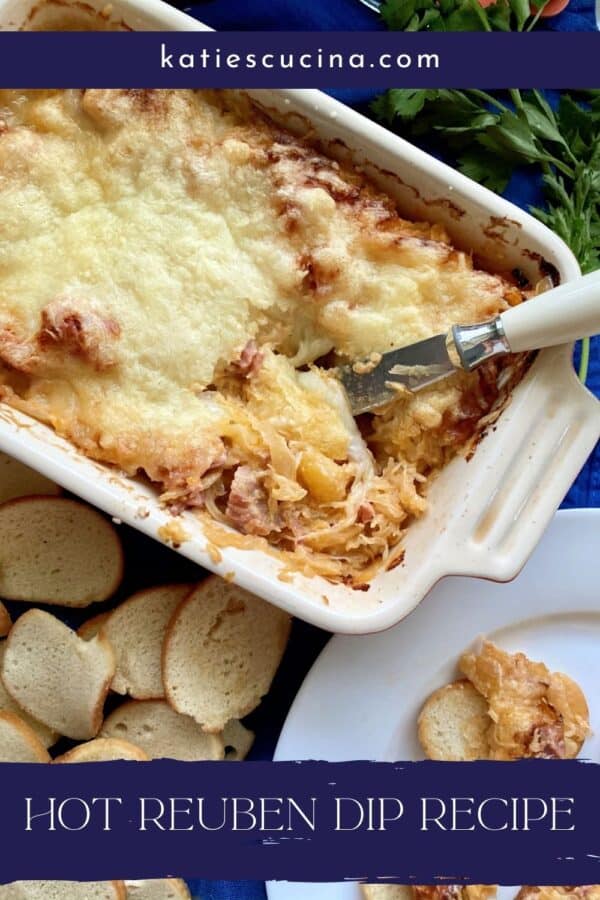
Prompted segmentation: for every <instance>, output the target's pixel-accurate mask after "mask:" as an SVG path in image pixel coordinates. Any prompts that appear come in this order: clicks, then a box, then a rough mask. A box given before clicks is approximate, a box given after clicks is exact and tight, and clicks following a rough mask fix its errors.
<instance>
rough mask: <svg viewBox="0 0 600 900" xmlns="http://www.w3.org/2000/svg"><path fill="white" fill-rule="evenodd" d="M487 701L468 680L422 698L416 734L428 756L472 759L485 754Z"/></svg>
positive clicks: (482, 756) (445, 758)
mask: <svg viewBox="0 0 600 900" xmlns="http://www.w3.org/2000/svg"><path fill="white" fill-rule="evenodd" d="M490 725H491V719H490V717H489V715H488V704H487V701H486V699H485V697H483V696H482V695H481V694H480V693H479V691H478V690H476V689H475V688H474V687H473V685H472V684H471V682H470V681H467V680H466V679H462V680H460V681H454V682H453V683H452V684H447V685H445V686H444V687H442V688H439V690H437V691H434V692H433V694H431V696H430V697H429V698H428V699H427V700H426V701H425V704H424V705H423V708H422V709H421V712H420V714H419V719H418V725H417V729H418V735H419V741H420V743H421V746H422V748H423V751H424V753H425V755H426V756H428V757H429V759H441V760H459V761H460V760H474V759H487V758H488V757H489V744H488V738H487V733H488V729H489V727H490Z"/></svg>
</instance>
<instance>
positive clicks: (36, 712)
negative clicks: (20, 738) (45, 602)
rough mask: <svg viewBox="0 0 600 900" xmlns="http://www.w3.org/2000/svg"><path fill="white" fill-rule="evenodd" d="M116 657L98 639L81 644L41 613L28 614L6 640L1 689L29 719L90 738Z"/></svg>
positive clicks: (78, 737) (97, 724) (64, 627)
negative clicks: (32, 718)
mask: <svg viewBox="0 0 600 900" xmlns="http://www.w3.org/2000/svg"><path fill="white" fill-rule="evenodd" d="M114 673H115V657H114V653H113V651H112V648H111V646H110V644H109V643H108V641H107V640H106V638H105V637H103V635H102V634H99V635H97V636H96V637H95V638H93V639H92V640H91V641H84V640H82V638H80V637H78V636H77V635H76V634H75V632H74V631H71V629H70V628H69V627H68V626H67V625H65V624H64V623H63V622H61V621H60V620H59V619H56V618H55V617H54V616H52V615H50V613H47V612H44V611H43V610H41V609H30V610H28V611H27V612H26V613H24V614H23V615H22V616H21V617H20V618H19V619H17V621H16V622H15V624H14V625H13V627H12V630H11V632H10V634H9V636H8V638H7V639H6V649H5V652H4V662H3V667H2V672H1V673H0V675H1V677H2V679H3V681H4V686H5V688H6V690H7V691H8V693H9V694H10V695H11V697H12V698H13V700H15V701H16V702H17V703H18V704H19V705H20V706H22V707H23V709H25V710H26V711H27V712H28V713H29V715H30V716H33V717H34V718H35V719H39V721H40V722H43V723H44V725H47V726H48V728H52V729H53V730H55V731H58V732H59V733H60V734H64V735H65V736H66V737H70V738H73V739H74V740H87V739H89V738H92V737H95V736H96V734H97V733H98V730H99V728H100V725H101V724H102V711H103V708H104V701H105V699H106V695H107V693H108V690H109V687H110V683H111V681H112V677H113V675H114Z"/></svg>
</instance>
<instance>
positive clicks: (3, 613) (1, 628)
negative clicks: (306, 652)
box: [0, 600, 12, 637]
mask: <svg viewBox="0 0 600 900" xmlns="http://www.w3.org/2000/svg"><path fill="white" fill-rule="evenodd" d="M11 626H12V620H11V618H10V616H9V614H8V610H7V608H6V607H5V605H4V603H2V601H1V600H0V637H6V635H7V634H8V632H9V631H10V629H11Z"/></svg>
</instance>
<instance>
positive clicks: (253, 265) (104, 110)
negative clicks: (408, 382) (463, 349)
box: [0, 90, 521, 585]
mask: <svg viewBox="0 0 600 900" xmlns="http://www.w3.org/2000/svg"><path fill="white" fill-rule="evenodd" d="M520 299H521V295H520V294H519V292H518V291H516V289H515V288H513V287H511V286H510V285H509V284H508V283H507V282H506V281H504V280H503V279H502V278H500V277H497V276H494V275H491V274H488V273H486V272H482V271H477V270H475V269H474V268H473V265H472V262H471V259H470V257H469V256H468V255H466V254H464V253H461V252H459V251H457V250H456V249H454V248H453V247H452V245H451V244H450V242H449V240H448V238H447V236H446V234H445V233H444V231H443V229H441V228H440V227H439V226H431V225H428V224H423V223H413V222H407V221H405V220H403V219H401V218H400V217H399V215H398V213H397V211H396V209H395V207H394V205H393V203H392V201H391V200H390V199H389V198H388V197H386V196H384V195H382V194H379V193H377V192H376V191H375V190H374V189H373V188H372V187H371V186H370V185H369V184H368V183H367V182H366V180H365V179H364V177H363V176H362V175H360V174H359V173H357V172H355V171H352V170H350V169H345V168H343V167H340V165H338V164H337V163H335V162H333V161H332V160H330V159H328V158H327V157H325V156H323V155H321V154H319V153H318V152H317V151H316V150H315V149H314V148H313V147H312V146H311V145H310V144H309V143H305V142H303V141H301V140H299V139H297V138H295V137H293V136H292V135H291V134H290V133H288V132H286V131H285V130H283V129H281V128H280V127H278V126H276V125H275V124H274V123H273V122H271V121H270V120H268V118H267V117H265V115H264V114H262V113H261V112H259V111H258V110H257V109H256V108H254V107H253V106H252V105H251V104H250V103H249V102H248V101H246V100H245V99H244V98H243V97H242V96H239V95H237V94H233V93H228V92H219V93H198V92H179V91H154V92H152V91H103V90H89V91H83V92H81V91H47V92H31V93H28V94H23V93H22V92H12V91H0V362H1V363H2V370H1V371H0V381H1V383H2V393H3V398H4V399H5V400H6V401H7V402H9V403H12V404H14V405H16V406H18V407H20V408H22V409H24V410H26V411H27V412H29V413H30V414H32V415H34V416H37V417H38V418H40V419H42V420H43V421H46V422H49V423H51V424H52V425H53V426H54V427H55V428H56V429H57V431H59V432H60V433H61V434H63V435H66V436H68V437H69V438H70V439H71V440H72V441H74V442H75V443H76V444H77V445H78V446H79V447H81V448H82V449H83V450H84V451H85V452H86V453H88V454H89V455H91V456H93V457H94V458H97V459H101V460H105V461H107V462H110V463H114V464H117V465H119V466H120V467H121V468H123V469H124V470H125V471H127V472H129V473H136V472H139V471H141V472H143V473H145V474H146V475H147V476H148V477H149V478H150V479H151V480H152V481H154V482H156V483H157V484H159V485H160V486H161V487H162V489H163V497H164V499H165V502H168V503H170V504H171V505H172V506H173V508H174V509H175V510H177V509H182V508H184V507H195V508H198V509H201V510H203V513H202V514H204V515H210V516H211V517H212V518H216V519H218V520H219V521H221V522H223V523H226V524H230V525H233V526H234V527H236V528H237V529H238V530H239V531H242V532H243V533H246V534H249V535H252V536H254V537H256V538H257V539H258V540H260V541H268V542H269V543H271V544H273V545H275V546H277V547H278V548H279V549H280V550H282V551H283V552H291V553H293V555H294V559H296V560H302V564H303V565H304V566H305V567H307V568H308V570H310V571H319V572H321V573H322V574H324V575H326V576H327V577H330V578H332V579H334V580H339V579H344V580H346V581H348V582H349V583H353V584H356V585H362V584H364V582H365V581H367V580H368V579H369V578H370V577H371V576H372V574H373V572H374V571H375V570H376V569H377V568H378V567H379V566H381V565H387V566H390V565H393V564H395V563H396V562H398V561H399V559H400V557H401V547H400V542H401V537H402V534H403V531H404V529H405V528H406V526H407V524H408V523H409V521H410V520H411V518H412V517H414V516H415V515H420V514H421V513H422V512H423V510H424V509H425V501H424V498H423V495H424V491H425V486H426V483H427V480H428V479H429V478H430V477H431V476H432V475H433V474H434V473H435V471H437V470H438V469H439V468H440V467H441V466H442V465H443V464H444V463H445V462H446V461H447V459H448V458H449V457H450V456H451V455H452V454H453V453H454V452H455V451H456V449H457V448H458V447H460V446H461V445H463V444H464V443H465V441H466V440H467V439H469V438H470V437H471V436H472V435H473V433H474V431H475V430H476V427H477V423H478V422H479V421H480V420H481V419H482V417H484V416H485V415H487V414H488V413H489V412H490V409H491V407H492V404H493V402H494V400H495V399H496V396H497V392H496V391H495V374H496V373H495V371H492V372H491V373H490V372H488V373H487V375H485V374H484V376H481V375H477V376H475V375H473V376H467V375H461V376H456V377H454V378H453V379H450V380H449V381H448V382H446V383H444V384H441V385H437V386H434V387H432V388H430V389H428V390H425V391H423V392H421V393H420V394H419V395H416V396H413V395H408V396H405V395H401V396H400V395H399V397H398V399H397V400H395V401H394V402H393V403H390V404H388V406H387V407H386V408H384V409H383V410H380V411H378V414H377V415H376V416H374V417H372V418H370V420H369V421H365V424H364V426H363V427H362V429H361V432H359V431H358V430H357V428H356V426H355V424H354V422H353V421H352V419H351V417H350V416H349V414H348V409H347V406H346V404H345V402H344V397H343V395H342V393H341V390H340V389H339V387H338V386H337V384H336V383H335V382H334V380H333V379H332V378H331V377H330V376H327V375H326V374H323V373H321V374H319V373H318V372H317V370H313V371H312V372H305V371H298V369H299V368H301V367H305V366H306V365H307V364H308V365H310V364H312V363H313V362H314V361H315V360H317V359H319V358H320V357H323V356H325V355H326V354H329V355H330V358H333V359H334V361H336V360H346V359H352V358H354V357H356V356H367V355H368V354H370V353H382V352H384V351H386V350H389V349H390V348H392V347H397V346H401V345H403V344H406V343H411V342H413V341H415V340H419V339H421V338H425V337H428V336H430V335H432V334H435V333H438V332H440V331H444V330H447V329H448V328H449V327H450V325H451V324H453V323H455V322H457V321H460V322H471V321H478V320H482V319H485V318H489V317H490V316H493V315H495V314H496V313H498V312H499V311H500V310H502V309H504V308H506V306H507V304H508V303H514V302H518V301H519V300H520Z"/></svg>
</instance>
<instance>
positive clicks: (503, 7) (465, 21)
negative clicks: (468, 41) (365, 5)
mask: <svg viewBox="0 0 600 900" xmlns="http://www.w3.org/2000/svg"><path fill="white" fill-rule="evenodd" d="M548 2H549V0H542V2H540V5H539V6H536V9H535V11H532V9H531V5H530V2H529V0H496V2H495V3H492V4H491V5H490V6H488V7H485V8H484V7H482V6H481V5H480V3H479V0H385V2H384V3H383V4H382V7H381V16H382V18H383V20H384V22H385V23H386V25H387V27H388V28H389V29H391V30H392V31H531V29H532V28H534V27H535V25H536V24H537V21H538V19H539V17H540V15H541V13H542V11H543V9H544V7H545V6H546V4H547V3H548Z"/></svg>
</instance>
